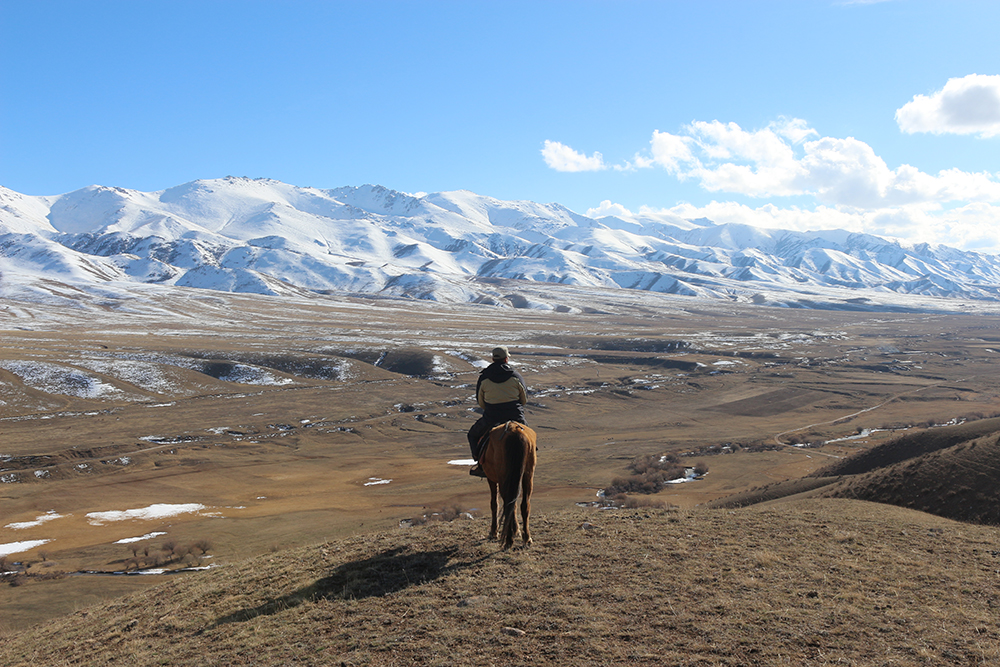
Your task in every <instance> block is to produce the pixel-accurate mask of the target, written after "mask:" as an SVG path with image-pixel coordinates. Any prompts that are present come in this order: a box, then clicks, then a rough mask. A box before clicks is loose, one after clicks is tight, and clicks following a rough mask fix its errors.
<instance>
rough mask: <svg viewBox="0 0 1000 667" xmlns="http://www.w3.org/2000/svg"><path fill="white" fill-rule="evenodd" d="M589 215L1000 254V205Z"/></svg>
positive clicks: (712, 207) (685, 209)
mask: <svg viewBox="0 0 1000 667" xmlns="http://www.w3.org/2000/svg"><path fill="white" fill-rule="evenodd" d="M586 215H588V216H589V217H601V216H603V215H614V216H617V217H619V218H622V219H624V220H637V219H654V220H660V221H663V222H665V223H668V224H670V223H676V222H677V221H678V220H679V219H680V220H696V219H698V218H708V219H709V220H712V221H713V222H715V223H718V224H726V223H732V224H743V225H750V226H752V227H762V228H766V229H787V230H792V231H801V232H805V231H820V230H829V229H843V230H845V231H848V232H856V233H865V234H874V235H876V236H882V237H889V238H896V239H900V240H902V241H904V242H913V240H914V239H916V240H919V241H921V242H928V243H933V244H942V245H947V246H951V247H954V248H962V249H964V250H972V251H976V252H982V253H993V254H997V253H1000V229H998V228H997V225H996V220H1000V206H994V205H991V204H985V203H973V204H967V205H965V206H961V207H958V208H953V209H948V210H944V209H942V208H941V207H940V206H938V205H936V204H912V205H906V206H897V207H885V208H878V209H872V210H859V209H842V208H836V207H830V206H823V205H820V206H817V207H816V208H814V209H811V210H810V209H807V208H799V207H797V206H790V207H787V208H782V207H780V206H776V205H774V204H764V205H763V206H759V207H757V208H754V207H751V206H747V205H746V204H740V203H738V202H732V201H722V202H720V201H713V202H710V203H708V204H706V205H704V206H695V205H693V204H690V203H686V202H682V203H679V204H677V205H676V206H672V207H670V208H662V209H656V208H650V207H646V206H644V207H642V208H640V209H639V211H638V212H633V211H630V210H629V209H628V208H626V207H624V206H622V205H621V204H616V203H613V202H611V201H608V200H605V201H603V202H601V204H600V206H598V207H597V208H593V209H590V210H589V211H587V213H586Z"/></svg>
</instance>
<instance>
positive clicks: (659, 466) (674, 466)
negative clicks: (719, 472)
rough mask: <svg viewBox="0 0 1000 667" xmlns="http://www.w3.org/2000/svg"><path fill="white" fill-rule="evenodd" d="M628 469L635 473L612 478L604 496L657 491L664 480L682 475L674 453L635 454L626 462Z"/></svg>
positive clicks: (680, 465) (661, 486)
mask: <svg viewBox="0 0 1000 667" xmlns="http://www.w3.org/2000/svg"><path fill="white" fill-rule="evenodd" d="M628 469H629V470H631V471H632V472H633V473H635V474H633V475H630V476H628V477H615V478H614V479H612V480H611V485H610V486H608V487H607V488H605V489H604V495H605V497H612V496H616V495H619V494H622V493H645V494H650V493H657V492H659V491H660V489H662V488H663V485H664V484H665V483H666V482H668V481H670V480H672V479H680V478H681V477H683V476H684V466H683V465H682V464H681V463H680V459H679V457H678V456H677V455H676V454H646V455H645V456H637V457H636V458H635V459H633V460H632V462H631V463H629V464H628ZM705 470H706V471H707V470H708V468H705Z"/></svg>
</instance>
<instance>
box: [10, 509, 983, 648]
mask: <svg viewBox="0 0 1000 667" xmlns="http://www.w3.org/2000/svg"><path fill="white" fill-rule="evenodd" d="M486 529H487V526H486V520H485V519H474V520H464V521H463V520H457V521H455V522H452V523H436V524H428V525H425V526H419V527H414V528H406V529H404V528H400V529H397V530H392V531H389V532H383V533H376V534H369V535H364V536H358V537H354V538H349V539H346V540H343V541H339V542H330V543H326V544H320V545H316V546H312V547H306V548H300V549H296V550H292V551H286V552H279V553H276V554H271V555H268V556H265V557H259V558H256V559H252V560H248V561H245V562H242V563H239V564H235V565H229V566H225V567H221V568H218V569H216V570H212V571H210V572H207V573H204V574H201V575H194V576H189V577H185V578H177V579H175V580H174V581H172V582H171V583H168V584H165V585H163V586H159V587H156V588H154V589H148V590H146V591H144V592H141V593H137V594H134V595H132V596H130V597H126V598H122V599H119V600H117V601H114V602H112V603H109V604H106V605H104V606H99V607H91V608H88V609H83V610H80V611H78V612H76V613H74V614H72V615H70V616H67V617H63V618H60V619H57V620H54V621H52V622H49V623H47V624H44V625H42V626H38V627H34V628H31V629H29V630H26V631H24V632H19V633H16V634H11V635H8V636H6V637H4V641H3V642H2V643H0V664H4V665H10V666H12V667H13V666H18V665H32V666H34V665H39V664H45V665H52V666H60V665H70V664H130V665H131V664H135V665H161V664H165V665H172V666H179V665H251V664H254V665H278V664H301V665H330V664H333V665H341V664H343V665H455V664H470V665H489V664H504V665H529V664H530V665H581V664H587V665H612V664H613V665H620V664H633V665H663V664H671V665H703V666H713V665H754V664H761V665H776V664H796V665H829V664H851V665H887V664H889V665H916V664H936V665H952V664H954V665H959V664H961V665H987V664H998V662H1000V631H998V629H997V625H996V613H997V609H998V607H1000V590H998V588H997V585H996V581H997V574H996V573H997V570H998V569H1000V551H998V549H1000V546H998V545H1000V530H998V529H996V528H994V527H987V526H978V525H971V524H963V523H956V522H952V521H949V520H945V519H941V518H937V517H933V516H930V515H927V514H924V513H918V512H913V511H908V510H903V509H899V508H894V507H888V506H885V505H878V504H872V503H865V502H860V501H852V500H823V501H815V500H809V501H802V502H799V503H794V504H792V503H789V504H786V505H785V506H783V507H778V508H768V509H763V508H760V507H756V508H746V509H740V510H708V509H694V510H620V511H606V512H599V511H596V510H584V509H572V510H564V511H561V512H556V513H550V514H544V515H541V516H538V517H537V520H536V522H535V525H534V530H533V532H534V537H535V540H536V544H535V546H534V547H532V548H530V549H528V550H521V551H512V552H500V551H498V549H497V547H496V544H495V543H491V542H487V541H485V540H484V539H482V538H483V536H484V535H485V533H486Z"/></svg>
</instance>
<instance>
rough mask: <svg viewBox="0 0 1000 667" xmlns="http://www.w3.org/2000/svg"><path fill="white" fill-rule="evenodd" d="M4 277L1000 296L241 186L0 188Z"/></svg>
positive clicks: (661, 227)
mask: <svg viewBox="0 0 1000 667" xmlns="http://www.w3.org/2000/svg"><path fill="white" fill-rule="evenodd" d="M0 272H2V274H3V276H4V281H5V283H6V284H2V285H0V288H2V289H0V295H2V296H7V297H10V296H11V294H12V293H14V292H12V287H11V283H13V284H15V285H17V284H21V283H24V282H27V283H28V284H29V285H30V288H31V289H33V290H35V291H37V292H39V293H42V294H47V293H48V290H50V289H51V288H50V287H47V286H46V285H45V282H44V280H45V279H47V280H57V281H65V282H69V283H72V284H75V285H83V286H88V287H89V288H90V289H95V288H96V287H100V286H102V285H103V286H106V285H107V284H114V283H121V282H125V283H129V282H131V283H135V282H140V283H157V284H164V285H178V286H183V287H195V288H206V289H213V290H221V291H227V292H246V293H260V294H279V295H280V294H287V293H296V292H297V291H309V292H327V291H341V292H343V291H347V292H363V293H368V294H372V293H379V294H386V295H391V296H406V297H415V298H421V299H434V300H439V301H448V302H456V301H457V302H484V303H491V304H498V305H506V306H512V307H519V308H521V307H528V308H548V309H551V308H553V306H552V305H551V304H546V303H527V302H525V301H524V300H523V299H518V298H516V295H515V296H512V295H511V294H510V293H508V292H506V291H504V290H502V289H499V288H497V287H496V286H495V285H494V284H493V282H492V281H497V280H523V281H533V282H543V283H556V284H569V285H578V286H584V287H605V288H607V287H610V288H627V289H637V290H648V291H653V292H662V293H668V294H679V295H685V296H692V297H701V298H712V299H727V300H728V299H735V300H742V301H747V302H752V303H760V304H771V305H778V306H790V307H806V308H837V309H851V310H864V309H879V308H881V309H885V308H915V307H927V304H928V303H932V302H934V300H935V299H936V298H938V297H945V298H949V299H953V298H959V299H963V300H976V301H985V302H997V301H1000V259H998V258H997V257H995V256H991V255H981V254H978V253H974V252H963V251H959V250H956V249H953V248H947V247H944V246H941V247H931V246H928V245H926V244H924V245H916V246H912V247H911V246H906V245H903V244H900V243H898V242H894V241H890V240H886V239H882V238H878V237H875V236H871V235H865V234H852V233H848V232H844V231H839V230H833V231H823V232H793V231H782V230H765V229H754V228H752V227H747V226H745V225H737V224H722V225H716V224H714V223H712V222H711V221H708V220H683V219H680V218H677V217H676V216H670V215H666V214H662V215H654V214H643V215H641V216H636V217H634V218H629V219H621V218H616V217H604V218H599V219H594V218H589V217H586V216H583V215H579V214H577V213H574V212H572V211H570V210H568V209H566V208H564V207H562V206H559V205H557V204H538V203H534V202H527V201H501V200H498V199H494V198H491V197H486V196H482V195H477V194H474V193H471V192H466V191H458V192H445V193H435V194H429V195H422V196H414V195H409V194H405V193H401V192H396V191H393V190H389V189H387V188H384V187H381V186H362V187H357V188H355V187H343V188H336V189H331V190H322V189H317V188H303V187H297V186H293V185H288V184H285V183H281V182H278V181H273V180H269V179H246V178H232V177H227V178H223V179H214V180H200V181H194V182H191V183H186V184H184V185H180V186H177V187H173V188H169V189H167V190H162V191H159V192H138V191H134V190H125V189H122V188H114V187H103V186H92V187H88V188H84V189H82V190H78V191H75V192H71V193H67V194H63V195H58V196H52V197H29V196H26V195H21V194H19V193H16V192H13V191H11V190H8V189H5V188H2V187H0ZM859 290H860V292H859Z"/></svg>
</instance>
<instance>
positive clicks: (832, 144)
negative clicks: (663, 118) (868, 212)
mask: <svg viewBox="0 0 1000 667" xmlns="http://www.w3.org/2000/svg"><path fill="white" fill-rule="evenodd" d="M683 132H684V134H680V135H675V134H670V133H667V132H660V131H656V132H654V133H653V138H652V140H651V141H650V150H649V156H648V157H644V156H641V155H640V156H637V158H636V159H635V161H634V162H633V163H632V165H633V166H634V167H640V168H641V167H646V168H649V167H662V168H663V169H665V170H666V171H667V172H668V173H670V174H674V175H676V176H677V177H678V178H679V179H681V180H695V181H697V182H698V184H699V185H700V186H701V187H703V188H704V189H706V190H708V191H709V192H730V193H735V194H741V195H747V196H750V197H789V196H799V195H808V196H813V197H816V198H817V200H819V201H820V202H821V203H823V204H828V205H831V206H847V207H855V208H862V209H870V208H880V207H884V206H901V205H907V204H917V203H929V202H938V203H943V202H970V201H980V202H996V201H1000V181H998V180H997V179H996V178H995V177H994V176H992V175H990V174H986V173H969V172H963V171H961V170H958V169H948V170H945V171H941V172H939V173H938V174H936V175H933V174H927V173H925V172H921V171H920V170H918V169H916V168H915V167H912V166H910V165H906V164H904V165H901V166H899V167H897V168H896V169H890V168H889V166H888V165H887V164H886V163H885V160H883V159H882V158H881V157H879V156H878V155H877V154H876V153H875V151H874V150H873V149H872V147H871V146H869V145H868V144H866V143H865V142H863V141H860V140H858V139H855V138H853V137H847V138H843V139H840V138H835V137H821V136H819V134H818V133H817V132H816V130H814V129H812V128H810V127H809V126H808V125H807V124H806V122H805V121H803V120H801V119H782V120H781V121H779V122H777V123H772V124H771V125H769V126H768V127H766V128H764V129H761V130H752V131H748V130H744V129H743V128H741V127H740V126H739V125H737V124H736V123H722V122H719V121H717V120H716V121H711V122H705V121H696V122H693V123H691V124H690V125H687V126H686V127H685V128H684V130H683Z"/></svg>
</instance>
